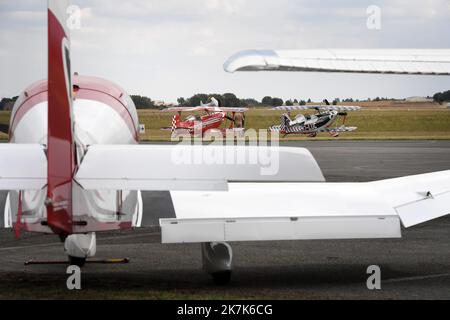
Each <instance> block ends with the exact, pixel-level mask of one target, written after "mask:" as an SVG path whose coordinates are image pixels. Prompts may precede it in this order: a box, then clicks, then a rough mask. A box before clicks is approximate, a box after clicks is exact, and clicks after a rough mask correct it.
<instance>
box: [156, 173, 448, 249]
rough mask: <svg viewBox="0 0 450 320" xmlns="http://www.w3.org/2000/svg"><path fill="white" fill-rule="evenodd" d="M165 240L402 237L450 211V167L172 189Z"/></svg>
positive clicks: (164, 228)
mask: <svg viewBox="0 0 450 320" xmlns="http://www.w3.org/2000/svg"><path fill="white" fill-rule="evenodd" d="M171 195H172V201H173V204H174V208H175V212H176V218H175V219H161V220H160V224H161V228H162V241H163V242H166V243H172V242H210V241H255V240H296V239H355V238H397V237H400V236H401V227H400V222H401V223H402V224H403V226H405V227H410V226H413V225H416V224H418V223H421V222H425V221H428V220H431V219H434V218H437V217H440V216H443V215H446V214H450V205H449V203H450V170H448V171H442V172H434V173H429V174H421V175H415V176H408V177H402V178H396V179H389V180H381V181H376V182H364V183H281V184H276V183H233V184H230V185H229V191H228V192H192V191H188V192H171Z"/></svg>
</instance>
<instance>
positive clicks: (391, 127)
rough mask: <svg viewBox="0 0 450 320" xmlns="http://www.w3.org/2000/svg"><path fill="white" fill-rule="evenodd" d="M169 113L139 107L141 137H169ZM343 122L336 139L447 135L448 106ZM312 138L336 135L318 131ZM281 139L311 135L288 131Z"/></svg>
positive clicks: (273, 116)
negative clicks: (346, 130)
mask: <svg viewBox="0 0 450 320" xmlns="http://www.w3.org/2000/svg"><path fill="white" fill-rule="evenodd" d="M361 104H362V103H361ZM280 115H281V112H280V111H273V110H267V109H250V110H249V111H248V112H247V113H246V128H254V129H257V130H259V129H267V128H268V127H269V126H271V125H273V124H278V123H279V119H280ZM292 115H295V113H293V114H292ZM9 117H10V112H8V111H1V112H0V139H7V125H8V122H9ZM171 117H172V115H171V114H169V113H161V112H159V111H156V110H139V119H140V123H143V124H145V128H146V132H145V134H142V135H141V140H144V141H146V140H147V141H148V140H152V141H168V140H170V131H167V130H161V127H167V126H170V123H171ZM346 124H347V125H349V126H356V127H358V130H356V131H355V132H350V133H343V134H341V135H340V137H339V138H337V139H450V109H448V108H445V107H442V106H439V105H436V104H430V103H425V104H424V103H411V104H400V103H397V104H390V105H389V104H386V103H384V102H381V103H366V106H365V107H364V109H362V110H360V111H354V112H349V116H348V117H347V121H346ZM312 139H319V140H324V139H336V138H330V137H329V135H328V134H326V133H321V134H319V136H317V137H316V138H312ZM283 140H311V138H307V137H304V136H299V135H291V136H288V137H286V138H283Z"/></svg>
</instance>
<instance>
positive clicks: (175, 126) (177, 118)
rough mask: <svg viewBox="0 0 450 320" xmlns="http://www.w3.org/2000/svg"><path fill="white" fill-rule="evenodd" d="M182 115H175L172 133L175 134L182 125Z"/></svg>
mask: <svg viewBox="0 0 450 320" xmlns="http://www.w3.org/2000/svg"><path fill="white" fill-rule="evenodd" d="M180 122H181V120H180V115H179V114H174V115H173V117H172V127H171V131H172V132H175V130H176V129H177V128H178V126H179V125H180Z"/></svg>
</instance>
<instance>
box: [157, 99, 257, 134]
mask: <svg viewBox="0 0 450 320" xmlns="http://www.w3.org/2000/svg"><path fill="white" fill-rule="evenodd" d="M247 110H248V109H247V108H224V107H221V106H220V105H219V101H218V100H217V99H215V98H214V97H212V98H211V102H210V103H208V104H203V103H200V106H197V107H170V108H167V109H163V110H161V111H162V112H175V113H176V114H175V115H174V116H173V117H172V126H171V127H170V128H163V129H170V130H171V131H172V134H173V135H175V136H177V135H180V134H181V135H183V134H189V135H192V136H193V135H195V134H199V135H201V136H203V135H204V134H205V133H206V132H208V133H219V134H221V135H222V136H225V135H226V134H227V133H233V134H238V135H239V134H242V133H243V132H244V130H245V128H244V120H245V118H244V112H246V111H247ZM182 112H203V114H202V115H196V114H190V115H189V116H187V117H186V118H185V120H184V121H183V120H181V113H182ZM227 113H231V114H230V115H228V114H227ZM227 120H228V121H229V124H228V125H226V127H221V126H222V124H223V123H226V122H227Z"/></svg>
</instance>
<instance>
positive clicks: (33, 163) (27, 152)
mask: <svg viewBox="0 0 450 320" xmlns="http://www.w3.org/2000/svg"><path fill="white" fill-rule="evenodd" d="M46 184H47V158H46V156H45V152H44V147H43V146H41V145H38V144H15V143H2V144H0V190H39V189H42V188H44V187H45V185H46Z"/></svg>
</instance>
